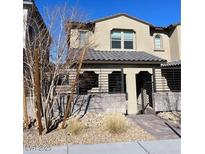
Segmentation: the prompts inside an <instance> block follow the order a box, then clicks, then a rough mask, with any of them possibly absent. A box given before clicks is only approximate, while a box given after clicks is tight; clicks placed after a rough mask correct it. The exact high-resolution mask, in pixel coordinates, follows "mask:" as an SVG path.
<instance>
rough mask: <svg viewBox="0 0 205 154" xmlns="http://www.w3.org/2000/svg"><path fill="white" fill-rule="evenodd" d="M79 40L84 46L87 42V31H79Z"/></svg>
mask: <svg viewBox="0 0 205 154" xmlns="http://www.w3.org/2000/svg"><path fill="white" fill-rule="evenodd" d="M79 33H80V34H79V40H80V46H81V47H82V46H84V45H86V44H87V31H79Z"/></svg>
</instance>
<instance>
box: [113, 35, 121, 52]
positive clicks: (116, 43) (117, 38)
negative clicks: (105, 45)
mask: <svg viewBox="0 0 205 154" xmlns="http://www.w3.org/2000/svg"><path fill="white" fill-rule="evenodd" d="M111 39H112V45H111V46H112V48H113V49H121V40H122V37H121V32H120V31H112V32H111Z"/></svg>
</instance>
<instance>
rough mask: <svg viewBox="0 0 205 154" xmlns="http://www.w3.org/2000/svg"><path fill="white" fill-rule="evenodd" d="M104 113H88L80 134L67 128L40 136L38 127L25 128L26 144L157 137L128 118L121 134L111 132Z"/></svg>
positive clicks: (80, 142)
mask: <svg viewBox="0 0 205 154" xmlns="http://www.w3.org/2000/svg"><path fill="white" fill-rule="evenodd" d="M103 117H104V115H103V114H95V113H87V114H86V115H85V116H84V117H83V118H82V119H81V121H82V122H83V124H84V125H85V129H83V130H82V131H81V132H80V133H79V134H77V135H72V134H70V133H69V132H68V130H67V129H63V130H62V129H60V128H57V129H56V130H54V131H52V132H50V133H48V134H45V135H43V136H42V137H39V136H38V131H37V130H36V129H25V130H24V133H23V142H24V146H26V147H31V146H57V145H65V144H98V143H112V142H128V141H147V140H154V139H155V138H154V137H153V136H152V135H150V134H149V133H147V132H146V131H145V130H143V129H142V128H141V127H140V126H138V125H137V124H135V123H133V122H132V121H131V120H129V119H127V120H128V123H129V127H128V129H127V130H126V131H125V132H123V133H119V134H111V133H109V132H108V131H107V130H105V128H104V127H103Z"/></svg>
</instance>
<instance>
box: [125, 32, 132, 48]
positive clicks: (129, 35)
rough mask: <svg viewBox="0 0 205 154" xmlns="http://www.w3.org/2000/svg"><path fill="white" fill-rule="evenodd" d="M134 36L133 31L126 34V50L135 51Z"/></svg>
mask: <svg viewBox="0 0 205 154" xmlns="http://www.w3.org/2000/svg"><path fill="white" fill-rule="evenodd" d="M133 36H134V33H133V32H132V31H125V32H124V49H133V40H134V39H133Z"/></svg>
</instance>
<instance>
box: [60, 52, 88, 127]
mask: <svg viewBox="0 0 205 154" xmlns="http://www.w3.org/2000/svg"><path fill="white" fill-rule="evenodd" d="M86 51H87V49H83V51H82V55H81V57H80V61H79V64H78V68H77V71H76V72H77V73H76V77H75V81H74V83H73V85H72V87H71V94H70V97H69V100H68V101H67V104H66V111H65V114H64V117H63V122H62V126H61V128H62V129H63V128H65V122H66V119H67V117H68V114H69V112H70V110H71V102H72V100H73V96H74V92H75V90H76V84H77V83H78V80H79V75H80V70H81V67H82V63H83V59H84V56H85V54H86Z"/></svg>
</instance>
